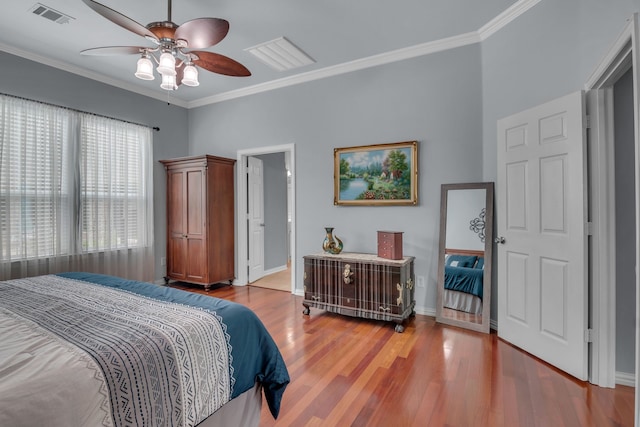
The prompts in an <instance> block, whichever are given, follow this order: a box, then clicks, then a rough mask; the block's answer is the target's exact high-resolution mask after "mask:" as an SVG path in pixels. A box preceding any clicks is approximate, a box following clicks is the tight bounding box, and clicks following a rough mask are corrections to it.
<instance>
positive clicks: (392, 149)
mask: <svg viewBox="0 0 640 427" xmlns="http://www.w3.org/2000/svg"><path fill="white" fill-rule="evenodd" d="M333 188H334V191H333V194H334V197H333V204H334V205H347V206H358V205H365V206H372V205H378V206H380V205H381V206H397V205H417V204H418V142H417V141H406V142H394V143H390V144H376V145H362V146H359V147H346V148H335V149H334V150H333Z"/></svg>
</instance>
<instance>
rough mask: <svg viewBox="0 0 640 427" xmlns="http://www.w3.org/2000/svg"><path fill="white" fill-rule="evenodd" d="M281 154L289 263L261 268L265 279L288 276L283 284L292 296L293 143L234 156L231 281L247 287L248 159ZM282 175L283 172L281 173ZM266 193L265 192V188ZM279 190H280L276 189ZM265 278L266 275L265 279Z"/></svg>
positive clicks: (286, 247) (293, 271)
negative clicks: (235, 269)
mask: <svg viewBox="0 0 640 427" xmlns="http://www.w3.org/2000/svg"><path fill="white" fill-rule="evenodd" d="M278 155H281V156H283V158H284V159H285V160H284V168H285V169H286V175H287V185H286V186H287V188H286V190H285V191H286V199H287V203H286V205H287V209H286V236H287V238H286V240H287V241H286V244H285V248H284V249H283V250H284V251H286V257H288V259H289V260H290V262H285V264H286V265H283V264H282V263H281V262H278V261H277V262H276V264H277V265H275V267H273V266H272V268H269V266H268V264H267V268H265V276H266V275H269V276H271V275H275V274H279V275H282V274H285V275H287V276H288V278H289V280H288V281H287V282H288V284H289V287H288V291H289V292H291V293H295V271H296V265H295V264H296V263H295V229H296V227H295V147H294V145H293V144H288V145H279V146H271V147H261V148H255V149H246V150H240V151H238V154H237V159H238V165H239V167H238V168H237V174H238V176H237V188H238V195H237V200H236V202H237V211H236V213H237V224H238V228H237V233H238V240H237V241H238V245H237V246H238V249H237V254H236V256H237V264H238V272H237V278H236V281H235V284H236V285H240V286H242V285H247V284H249V266H250V236H249V227H248V221H249V218H251V212H250V211H249V210H250V207H249V203H248V195H249V183H248V182H249V178H248V173H247V172H248V171H247V162H248V158H249V157H256V158H260V157H262V158H263V159H266V158H269V157H271V158H278V157H280V156H278ZM282 172H283V173H285V171H282ZM265 190H266V192H268V191H269V190H268V189H267V188H265ZM278 190H279V191H282V189H278ZM266 192H265V199H266V198H268V197H269V196H268V194H267V193H266ZM269 245H270V243H269V237H268V235H266V238H265V242H264V246H265V252H268V250H267V248H269ZM267 277H268V276H267Z"/></svg>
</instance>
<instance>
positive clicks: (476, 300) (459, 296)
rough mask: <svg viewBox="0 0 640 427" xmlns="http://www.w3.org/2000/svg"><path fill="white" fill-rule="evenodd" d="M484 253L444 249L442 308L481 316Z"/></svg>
mask: <svg viewBox="0 0 640 427" xmlns="http://www.w3.org/2000/svg"><path fill="white" fill-rule="evenodd" d="M483 275H484V251H474V250H464V249H452V248H445V267H444V294H443V297H442V305H443V307H444V308H450V309H452V310H457V311H462V312H465V313H470V314H473V315H476V316H481V315H482V291H483V286H482V277H483Z"/></svg>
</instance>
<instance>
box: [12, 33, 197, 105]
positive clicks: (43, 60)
mask: <svg viewBox="0 0 640 427" xmlns="http://www.w3.org/2000/svg"><path fill="white" fill-rule="evenodd" d="M0 50H1V51H3V52H6V53H10V54H11V55H15V56H19V57H21V58H25V59H28V60H30V61H34V62H38V63H40V64H44V65H48V66H50V67H53V68H57V69H59V70H62V71H66V72H69V73H72V74H76V75H78V76H81V77H86V78H88V79H91V80H95V81H98V82H101V83H105V84H108V85H110V86H115V87H118V88H120V89H124V90H126V91H129V92H134V93H137V94H140V95H144V96H148V97H149V98H154V99H157V100H159V101H164V102H166V101H167V96H166V94H161V93H157V92H154V91H153V90H146V89H144V88H141V87H139V86H136V85H133V84H131V83H127V82H124V81H122V80H118V79H114V78H111V77H108V76H105V75H104V74H100V73H96V72H93V71H89V70H87V69H85V68H82V67H77V66H75V65H71V64H67V63H64V62H60V61H57V60H55V59H52V58H49V57H46V56H42V55H38V54H35V53H32V52H26V51H24V50H21V49H18V48H15V47H13V46H9V45H6V44H4V43H0ZM171 104H173V105H177V106H179V107H183V108H187V102H186V101H183V100H181V99H175V98H174V99H171Z"/></svg>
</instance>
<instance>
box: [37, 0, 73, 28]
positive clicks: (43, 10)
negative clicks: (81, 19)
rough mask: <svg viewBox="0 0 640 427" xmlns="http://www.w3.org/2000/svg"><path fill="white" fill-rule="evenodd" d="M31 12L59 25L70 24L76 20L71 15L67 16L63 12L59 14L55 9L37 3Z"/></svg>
mask: <svg viewBox="0 0 640 427" xmlns="http://www.w3.org/2000/svg"><path fill="white" fill-rule="evenodd" d="M31 12H33V13H35V14H36V15H40V16H42V17H43V18H47V19H48V20H49V21H53V22H57V23H58V24H68V23H69V21H70V20H72V19H75V18H73V17H71V16H69V15H65V14H64V13H62V12H58V11H57V10H55V9H52V8H50V7H49V6H45V5H43V4H42V3H36V4H35V5H34V6H33V7H32V8H31Z"/></svg>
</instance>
